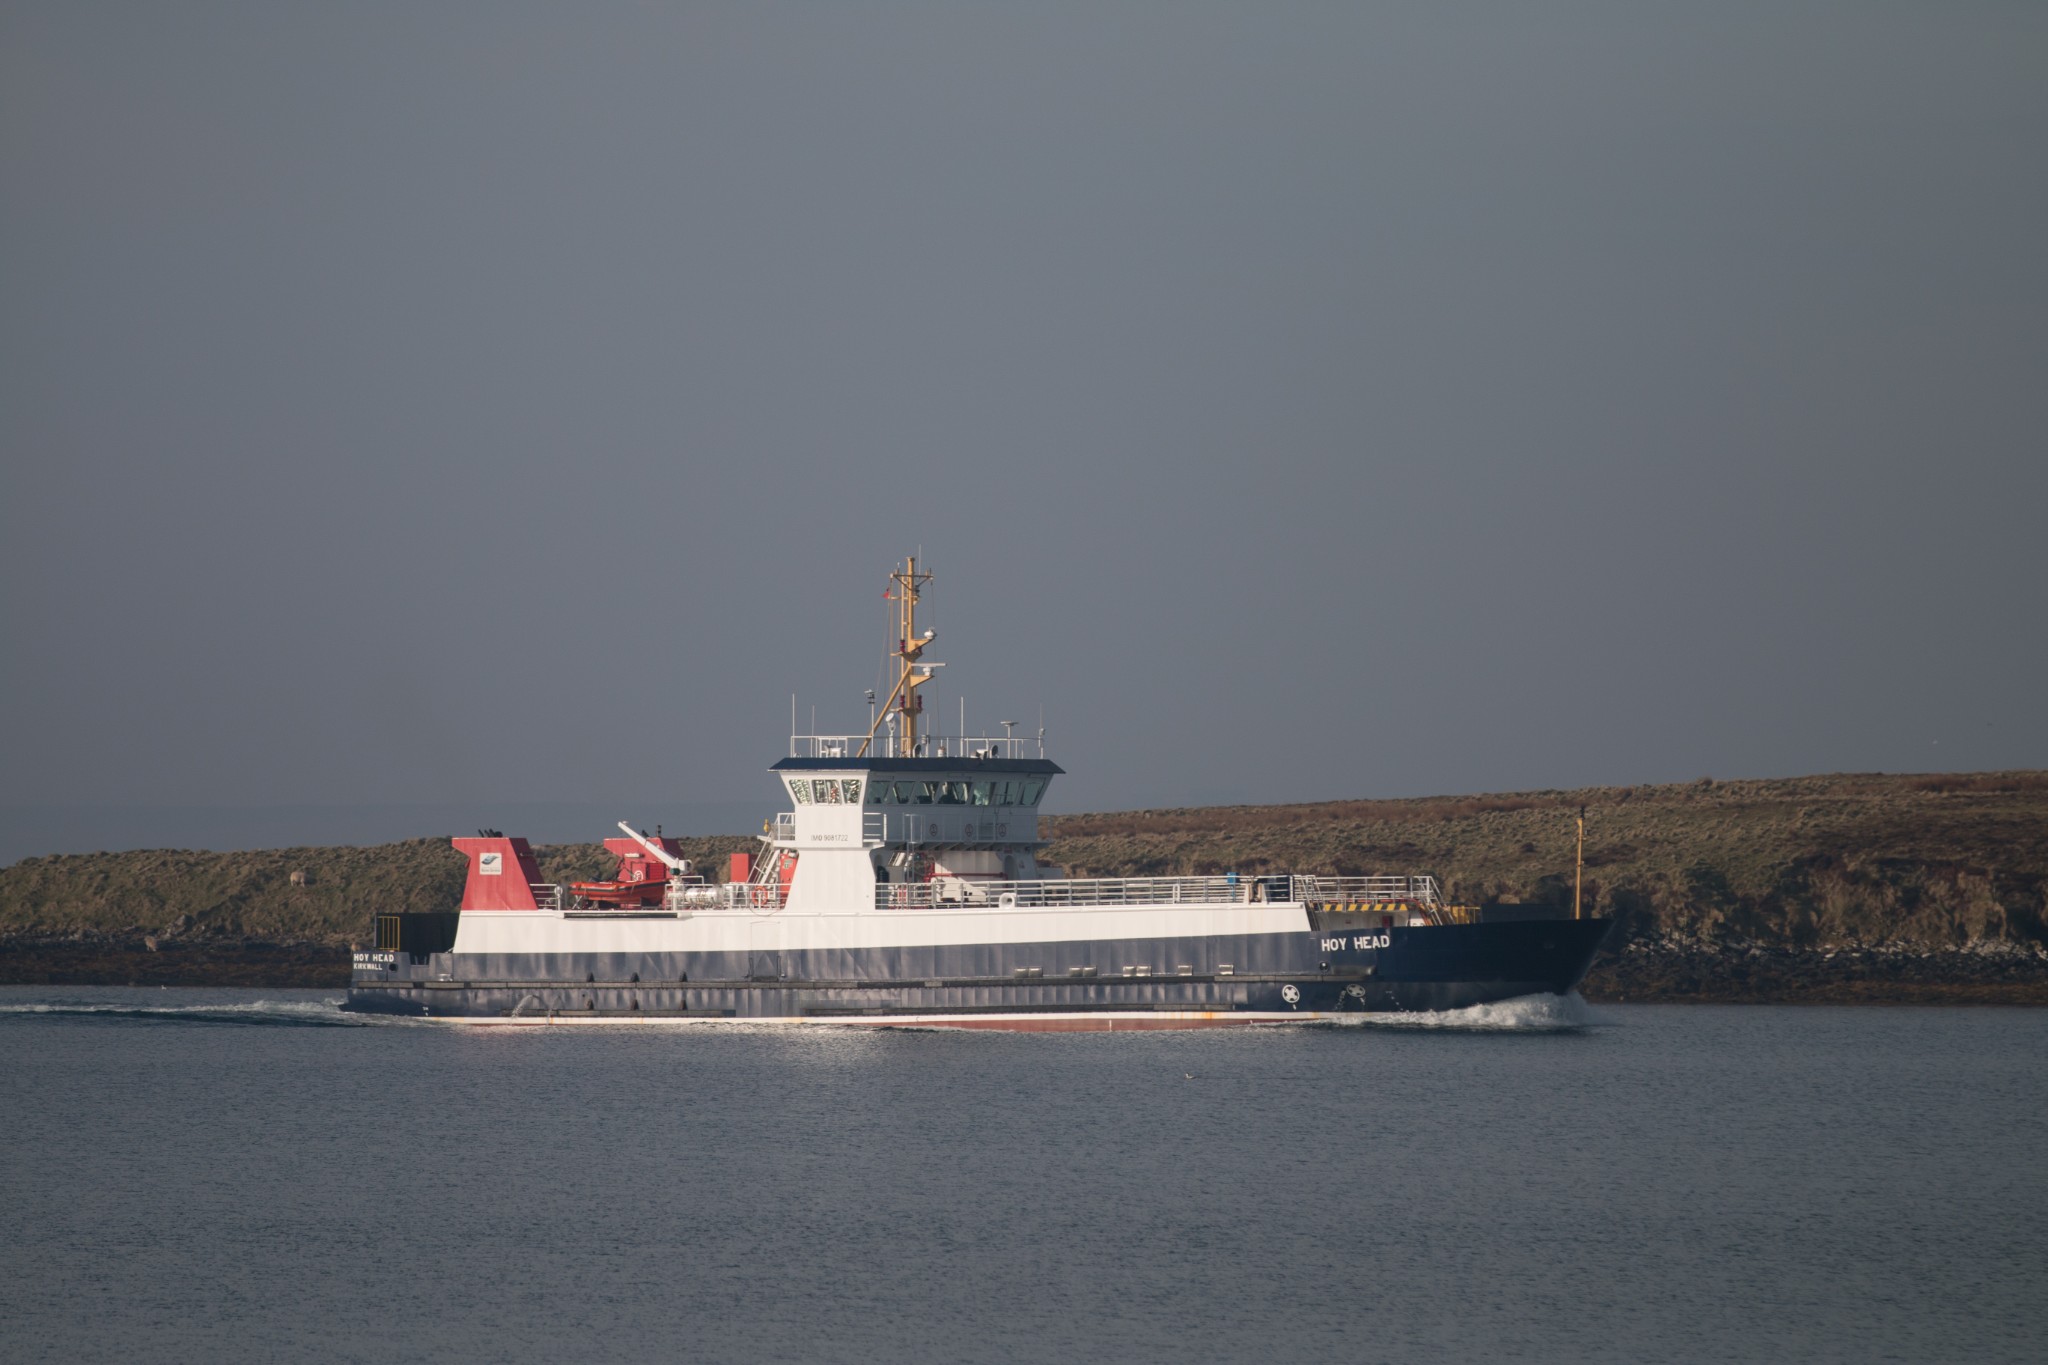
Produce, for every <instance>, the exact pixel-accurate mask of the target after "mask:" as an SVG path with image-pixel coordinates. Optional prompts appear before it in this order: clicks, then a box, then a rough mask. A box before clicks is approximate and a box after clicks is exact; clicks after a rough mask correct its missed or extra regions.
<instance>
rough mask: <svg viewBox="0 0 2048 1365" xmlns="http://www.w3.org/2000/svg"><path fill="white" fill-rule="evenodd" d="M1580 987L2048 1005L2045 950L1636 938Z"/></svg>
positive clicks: (1844, 1000) (1592, 991) (1613, 997)
mask: <svg viewBox="0 0 2048 1365" xmlns="http://www.w3.org/2000/svg"><path fill="white" fill-rule="evenodd" d="M1582 989H1583V993H1584V995H1585V997H1586V999H1588V1000H1590V1001H1594V1002H1596V1003H1602V1004H1702V1005H1732V1004H1751V1005H1766V1004H1768V1005H1857V1004H1868V1005H2048V952H2043V951H2042V950H2041V949H2040V948H2038V947H2035V946H2032V945H2020V944H2002V943H1980V944H1976V945H1973V946H1971V947H1968V948H1959V949H1948V950H1932V949H1921V948H1904V947H1896V946H1879V947H1871V946H1866V945H1860V944H1858V945H1846V946H1836V947H1821V948H1783V947H1777V946H1774V945H1769V944H1761V943H1748V942H1726V943H1703V942H1699V941H1696V940H1695V941H1686V940H1682V939H1637V940H1634V941H1631V942H1627V943H1624V944H1622V945H1621V946H1620V947H1619V948H1614V947H1609V948H1607V949H1605V950H1603V951H1602V952H1601V954H1600V957H1599V959H1598V960H1597V961H1595V962H1594V964H1593V970H1592V971H1591V972H1590V973H1588V975H1587V977H1586V983H1585V986H1584V987H1583V988H1582Z"/></svg>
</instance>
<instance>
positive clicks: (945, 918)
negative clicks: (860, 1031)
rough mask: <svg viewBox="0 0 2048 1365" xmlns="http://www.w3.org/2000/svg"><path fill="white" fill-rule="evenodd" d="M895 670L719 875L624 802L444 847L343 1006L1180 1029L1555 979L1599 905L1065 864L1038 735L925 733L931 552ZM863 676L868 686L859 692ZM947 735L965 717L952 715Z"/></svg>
mask: <svg viewBox="0 0 2048 1365" xmlns="http://www.w3.org/2000/svg"><path fill="white" fill-rule="evenodd" d="M889 579H890V589H889V592H888V594H887V595H888V596H889V597H890V598H891V599H892V600H893V601H894V603H895V612H894V615H895V621H896V630H895V643H894V649H893V658H894V661H895V665H896V668H895V671H896V683H895V686H894V688H893V690H892V691H891V692H890V693H889V695H888V698H887V700H886V701H885V702H884V703H883V704H882V705H881V706H880V707H878V708H877V707H872V706H871V708H870V711H871V719H870V723H869V726H868V729H867V731H866V733H864V734H842V735H819V734H797V733H794V731H795V729H796V727H795V726H794V725H792V726H791V730H792V733H791V735H790V737H789V744H788V747H787V751H786V753H785V756H784V757H783V758H782V759H781V760H780V761H778V762H777V763H775V764H774V765H773V767H772V768H771V769H770V771H771V772H773V773H774V774H775V776H776V779H777V780H778V781H779V782H780V783H781V786H782V789H783V791H784V792H785V793H786V794H787V796H788V802H789V808H788V809H787V810H784V811H782V812H781V813H780V814H777V815H775V816H773V817H772V818H771V819H769V820H767V821H765V822H764V824H763V832H762V834H761V836H760V846H759V848H758V850H756V851H752V852H743V853H734V854H732V855H731V857H730V859H729V860H728V862H727V864H726V866H725V867H724V868H723V869H722V872H723V874H724V875H723V876H722V877H714V876H707V875H705V873H704V871H702V870H700V869H698V868H695V867H693V866H692V865H691V863H690V862H689V860H688V859H686V858H685V857H683V855H682V849H681V846H680V844H679V843H678V841H677V840H675V839H673V838H670V837H666V836H663V835H662V834H661V833H660V832H659V831H657V832H656V833H655V834H652V835H649V834H647V833H645V832H643V831H640V830H637V829H635V828H634V827H633V826H632V825H630V824H627V823H625V822H621V823H620V826H619V827H620V830H621V831H622V834H623V836H624V837H621V838H612V839H607V840H605V847H606V849H607V850H608V851H609V852H610V853H612V854H613V855H614V856H615V857H616V858H617V860H618V866H617V869H616V871H615V872H614V874H613V875H612V876H611V877H609V878H607V879H604V880H602V881H594V882H578V883H570V884H566V885H556V884H548V883H545V882H543V880H542V878H541V874H540V869H539V866H538V864H537V863H536V861H535V858H534V855H533V850H532V849H531V847H530V846H529V845H528V844H527V841H526V840H524V839H521V838H514V837H508V836H506V835H505V834H503V833H502V832H500V831H497V830H482V831H479V832H478V834H477V835H476V837H474V838H458V839H455V840H454V841H453V843H454V846H455V847H456V849H458V850H459V851H461V852H462V853H463V854H464V855H465V856H466V857H467V858H468V860H469V872H468V879H467V881H466V883H465V885H464V887H463V893H462V901H461V905H460V906H459V908H458V909H456V910H453V911H448V912H435V913H414V914H387V915H377V916H375V942H374V947H371V948H368V949H361V950H358V951H356V952H355V953H354V954H353V958H354V961H353V965H352V971H351V980H350V984H349V992H348V999H347V1001H346V1003H345V1004H344V1005H343V1008H344V1009H346V1010H349V1011H352V1012H356V1013H364V1014H388V1015H400V1016H407V1017H413V1018H425V1019H436V1020H449V1021H455V1022H461V1023H466V1024H473V1025H505V1026H521V1027H531V1026H551V1025H569V1024H606V1025H615V1024H620V1023H637V1022H645V1023H664V1024H678V1023H701V1022H717V1021H727V1022H753V1023H790V1024H838V1025H860V1026H878V1025H879V1026H892V1025H893V1026H913V1027H925V1028H931V1027H941V1028H982V1029H987V1028H997V1029H1019V1030H1075V1029H1096V1030H1111V1031H1114V1030H1119V1029H1179V1028H1193V1027H1206V1026H1217V1025H1229V1024H1246V1025H1249V1024H1311V1023H1319V1022H1331V1021H1338V1020H1342V1019H1343V1018H1345V1017H1347V1016H1358V1015H1363V1014H1371V1013H1383V1012H1416V1011H1443V1010H1455V1009H1461V1008H1465V1007H1468V1006H1472V1005H1480V1004H1487V1003H1491V1002H1495V1001H1500V1000H1507V999H1512V998H1515V997H1518V996H1525V995H1535V994H1542V993H1551V994H1556V995H1563V994H1565V993H1567V992H1569V991H1571V990H1572V989H1573V988H1574V987H1576V986H1577V985H1578V983H1579V981H1580V979H1581V978H1582V977H1583V976H1584V975H1585V973H1586V970H1587V968H1588V967H1589V966H1590V965H1591V963H1592V959H1593V954H1594V951H1595V950H1596V949H1597V948H1598V946H1599V944H1600V941H1601V939H1602V938H1603V937H1604V936H1605V934H1606V932H1607V929H1608V925H1609V921H1608V920H1606V919H1600V918H1582V917H1580V916H1579V915H1578V914H1577V908H1576V906H1575V907H1574V910H1573V913H1572V915H1571V917H1569V918H1565V917H1561V916H1552V917H1542V918H1529V917H1527V914H1528V912H1527V911H1526V910H1523V909H1515V910H1509V911H1500V910H1493V911H1487V910H1482V909H1479V908H1476V907H1470V906H1458V905H1452V904H1449V903H1448V902H1447V901H1446V900H1445V898H1444V897H1443V896H1442V895H1441V894H1440V891H1439V888H1438V886H1437V883H1436V881H1435V880H1434V878H1432V877H1430V876H1428V875H1418V874H1411V873H1390V874H1388V875H1381V876H1364V877H1359V876H1345V877H1339V876H1330V875H1325V874H1321V873H1315V872H1306V873H1290V874H1282V875H1264V874H1262V875H1247V876H1239V875H1237V874H1235V873H1225V874H1222V875H1215V876H1187V877H1111V878H1094V877H1086V878H1084V877H1069V876H1067V875H1066V874H1065V873H1064V872H1063V871H1062V870H1061V869H1059V868H1057V867H1055V866H1052V865H1049V864H1047V863H1045V862H1042V861H1041V860H1040V856H1039V855H1040V853H1041V852H1042V850H1043V849H1044V847H1045V842H1046V841H1045V840H1044V839H1043V838H1042V837H1041V817H1040V814H1039V812H1040V810H1041V808H1042V806H1043V804H1044V801H1045V796H1046V793H1047V791H1048V790H1049V789H1050V787H1051V784H1052V782H1053V781H1054V779H1055V778H1057V777H1058V776H1060V775H1061V773H1062V771H1063V770H1062V769H1061V768H1060V767H1059V766H1058V765H1057V764H1055V763H1053V762H1052V761H1051V760H1050V759H1048V758H1047V757H1046V756H1045V742H1044V733H1043V730H1041V731H1040V732H1039V734H1038V735H1037V736H1036V737H1034V738H1021V737H1018V736H1016V735H1015V733H1014V727H1012V726H1009V725H1005V727H1004V731H1005V733H1004V734H1003V735H1001V736H979V737H969V736H967V735H965V734H964V733H963V734H959V735H945V734H940V733H936V732H934V731H933V730H932V729H931V728H930V727H929V726H928V725H927V724H926V722H925V707H924V689H925V688H926V687H928V686H929V685H930V684H931V682H932V681H933V679H934V678H935V677H936V676H937V670H938V669H939V668H940V667H942V665H941V664H939V663H938V662H936V661H935V660H933V659H931V658H929V657H927V656H928V653H929V651H930V650H931V648H932V646H933V643H934V641H935V640H936V638H937V637H936V633H935V632H934V631H932V630H931V629H929V628H925V629H922V630H920V627H919V622H918V605H919V603H920V601H921V599H922V597H923V594H924V592H925V590H926V588H927V586H928V585H929V584H930V582H931V581H932V575H931V573H930V572H929V571H928V570H927V569H924V568H922V567H920V565H919V563H918V561H917V559H916V558H915V557H914V556H913V557H912V558H910V559H908V560H907V561H905V562H904V563H903V564H902V565H901V566H900V567H899V568H898V569H897V570H896V571H895V572H893V573H892V574H890V575H889ZM872 699H873V694H870V700H871V701H872ZM963 730H964V726H963Z"/></svg>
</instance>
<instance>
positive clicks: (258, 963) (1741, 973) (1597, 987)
mask: <svg viewBox="0 0 2048 1365" xmlns="http://www.w3.org/2000/svg"><path fill="white" fill-rule="evenodd" d="M348 976H349V950H348V949H347V948H346V947H340V946H336V945H333V944H328V943H316V942H285V943H272V942H264V941H260V940H246V939H233V938H224V937H223V938H206V937H201V938H194V937H186V936H182V935H181V936H178V937H176V938H170V939H157V938H153V937H150V938H135V937H130V936H125V935H96V934H89V933H74V934H70V935H65V936H62V937H52V936H30V935H13V936H7V937H0V985H9V986H30V985H33V986H246V987H280V988H282V987H310V988H316V989H318V988H325V989H331V990H342V989H345V988H346V987H347V986H348ZM1583 992H1584V995H1585V997H1586V999H1587V1000H1589V1001H1591V1002H1593V1003H1595V1004H1702V1005H1707V1004H1720V1005H1730V1004H1778V1005H1796V1004H1809V1005H1818V1004H1826V1005H1843V1004H1868V1005H2048V952H2043V951H2042V950H2040V949H2037V948H2034V947H2031V946H2019V945H2004V944H1981V945H1978V946H1975V947H1971V948H1965V949H1957V950H1948V951H1929V950H1922V949H1911V948H1896V947H1866V946H1860V945H1856V946H1847V947H1832V948H1812V949H1794V948H1781V947H1775V946H1771V945H1766V944H1759V943H1744V942H1735V943H1709V942H1700V941H1687V940H1681V939H1638V940H1634V941H1631V942H1628V943H1625V944H1623V945H1621V946H1620V947H1619V948H1613V947H1610V948H1608V949H1605V950H1603V951H1602V953H1601V955H1600V958H1599V960H1598V961H1596V962H1595V963H1594V965H1593V970H1592V972H1591V973H1590V974H1589V975H1588V976H1587V978H1586V983H1585V986H1584V988H1583Z"/></svg>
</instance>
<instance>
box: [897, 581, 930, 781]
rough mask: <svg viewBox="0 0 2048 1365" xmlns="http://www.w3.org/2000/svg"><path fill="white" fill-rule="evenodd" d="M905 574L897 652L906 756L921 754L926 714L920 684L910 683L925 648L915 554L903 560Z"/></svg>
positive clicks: (901, 730)
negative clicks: (920, 722)
mask: <svg viewBox="0 0 2048 1365" xmlns="http://www.w3.org/2000/svg"><path fill="white" fill-rule="evenodd" d="M903 564H904V572H902V573H900V574H896V575H895V579H896V581H897V583H899V584H900V585H902V588H903V602H902V605H901V606H900V607H899V608H898V609H897V610H898V614H899V616H900V617H901V620H902V627H901V629H900V630H899V631H898V632H897V639H896V652H897V653H899V654H901V655H902V656H903V681H904V684H905V685H904V689H903V696H902V699H901V700H900V701H898V702H897V707H898V709H899V710H900V711H901V713H902V716H903V724H902V726H901V727H900V728H899V730H898V731H897V733H899V734H900V735H902V736H903V749H902V752H903V753H906V754H908V753H916V752H917V718H918V716H919V715H920V714H921V713H922V712H923V711H924V698H922V697H920V696H918V695H917V688H916V685H915V684H913V683H911V681H910V667H911V660H912V659H914V658H916V657H917V654H918V652H921V651H922V650H923V649H924V646H923V645H922V644H919V643H918V642H917V590H918V587H919V584H918V579H917V556H916V555H911V556H910V557H909V558H908V559H906V560H904V561H903Z"/></svg>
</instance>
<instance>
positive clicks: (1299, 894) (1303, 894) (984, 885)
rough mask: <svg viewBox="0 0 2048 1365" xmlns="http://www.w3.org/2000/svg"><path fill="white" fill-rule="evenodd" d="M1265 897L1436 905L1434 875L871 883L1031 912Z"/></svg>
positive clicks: (938, 899)
mask: <svg viewBox="0 0 2048 1365" xmlns="http://www.w3.org/2000/svg"><path fill="white" fill-rule="evenodd" d="M1261 901H1266V902H1271V901H1295V902H1303V901H1306V902H1326V903H1327V902H1345V903H1351V902H1361V903H1363V902H1370V903H1378V904H1385V903H1390V902H1396V901H1399V902H1405V903H1408V904H1411V905H1416V906H1420V907H1423V908H1425V909H1428V908H1434V907H1435V906H1436V904H1437V889H1436V879H1435V878H1434V877H1307V876H1271V877H1240V876H1228V875H1226V876H1221V877H1070V878H1060V879H1056V880H1046V881H1029V882H1004V881H981V880H977V879H973V878H966V877H939V878H935V879H933V880H932V881H928V882H913V883H904V882H894V883H889V884H885V885H882V886H877V887H876V888H875V907H876V908H877V909H880V910H935V909H936V910H958V909H969V908H975V909H983V908H986V909H1010V908H1013V907H1015V908H1020V909H1037V908H1043V907H1066V906H1072V907H1076V908H1081V907H1090V906H1098V905H1232V904H1254V903H1257V902H1261Z"/></svg>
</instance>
